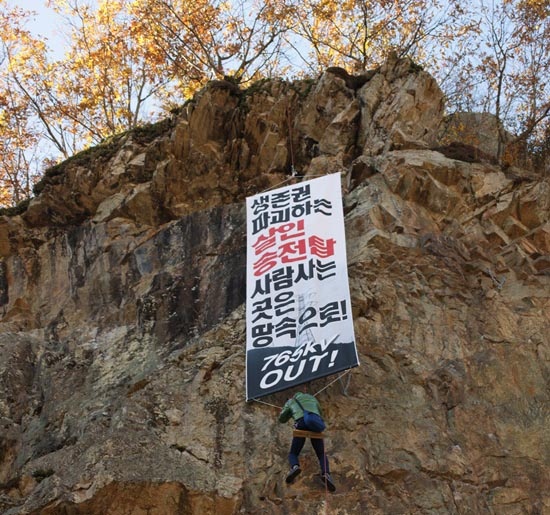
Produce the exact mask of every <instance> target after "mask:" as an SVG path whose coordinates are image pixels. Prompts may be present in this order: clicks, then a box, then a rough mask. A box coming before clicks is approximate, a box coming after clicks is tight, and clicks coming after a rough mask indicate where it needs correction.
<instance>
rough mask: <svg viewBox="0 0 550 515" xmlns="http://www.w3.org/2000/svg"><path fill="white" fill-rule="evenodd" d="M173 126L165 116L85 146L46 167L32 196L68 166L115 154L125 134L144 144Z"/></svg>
mask: <svg viewBox="0 0 550 515" xmlns="http://www.w3.org/2000/svg"><path fill="white" fill-rule="evenodd" d="M172 126H173V121H172V119H171V118H165V119H164V120H161V121H159V122H156V123H147V124H144V125H141V126H139V127H135V128H134V129H130V130H128V131H125V132H123V133H121V134H116V135H114V136H111V137H110V138H107V139H106V140H104V141H103V142H101V143H100V144H99V145H96V146H94V147H90V148H87V149H86V150H82V151H81V152H78V153H77V154H75V155H74V156H71V157H69V158H68V159H66V160H65V161H62V162H61V163H58V164H56V165H54V166H51V167H50V168H47V169H46V171H45V172H44V175H43V176H42V178H41V179H40V180H39V181H38V182H37V183H36V184H35V185H34V187H33V190H32V191H33V193H34V196H38V195H40V193H41V192H42V191H43V190H44V188H45V187H46V186H47V185H48V184H51V182H52V179H53V178H54V177H58V176H59V175H62V174H63V173H65V170H66V169H67V167H69V166H74V165H76V166H87V165H90V164H91V163H92V162H94V161H97V160H98V159H103V160H107V159H110V158H111V157H113V156H114V155H115V153H116V152H117V150H118V149H119V148H120V143H121V140H122V139H123V138H124V137H125V136H131V137H132V139H133V141H135V142H136V143H139V144H142V145H145V144H147V143H150V142H151V141H153V140H154V139H155V138H157V137H159V136H162V135H163V134H165V133H166V132H167V131H168V130H170V128H172ZM30 201H31V198H28V199H25V200H22V201H21V202H19V203H18V204H17V205H16V206H11V207H3V208H0V216H17V215H20V214H22V213H24V212H25V211H26V210H27V207H28V206H29V203H30Z"/></svg>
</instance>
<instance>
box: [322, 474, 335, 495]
mask: <svg viewBox="0 0 550 515" xmlns="http://www.w3.org/2000/svg"><path fill="white" fill-rule="evenodd" d="M319 477H320V478H321V481H322V482H323V486H324V487H325V488H328V490H329V491H330V492H334V491H335V490H336V485H335V484H334V482H333V481H332V478H331V477H330V474H320V476H319Z"/></svg>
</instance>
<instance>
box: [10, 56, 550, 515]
mask: <svg viewBox="0 0 550 515" xmlns="http://www.w3.org/2000/svg"><path fill="white" fill-rule="evenodd" d="M443 118H444V110H443V100H442V94H441V92H440V90H439V87H438V85H437V84H436V83H435V82H434V80H433V79H432V78H431V77H430V76H429V75H428V74H426V73H425V72H423V71H422V70H420V69H418V68H417V67H415V66H414V65H413V64H412V63H411V62H409V61H406V60H398V61H396V60H390V61H388V62H387V63H386V64H385V65H383V66H382V67H380V68H379V69H377V70H373V71H371V72H368V73H365V74H364V75H363V76H360V77H350V76H348V75H347V74H346V73H344V72H343V70H339V69H329V70H327V72H326V73H325V74H323V75H322V76H321V77H320V78H319V80H317V81H296V82H284V81H280V80H269V81H264V82H260V83H258V84H255V85H254V86H252V87H251V88H249V89H247V90H240V89H239V88H237V87H236V86H235V85H233V84H231V83H229V82H223V81H222V82H214V83H211V84H210V85H209V86H208V87H206V88H205V89H204V90H203V91H201V92H200V93H199V94H198V95H196V97H195V98H194V99H193V100H192V101H191V102H188V103H187V104H185V105H184V106H183V107H182V108H181V109H180V110H178V111H177V112H174V114H173V117H172V118H171V119H169V120H166V121H164V122H162V123H161V124H158V125H156V126H152V127H149V128H147V129H142V130H139V131H134V132H131V133H128V134H125V135H121V136H120V137H118V138H114V139H113V140H112V141H109V142H105V144H104V145H101V146H99V147H96V148H94V149H91V150H90V151H87V152H84V153H82V154H79V155H77V156H74V157H73V158H72V159H71V160H69V161H67V162H65V163H63V164H62V165H60V166H58V167H56V168H54V169H51V170H50V171H49V172H48V174H47V175H46V177H45V178H44V179H43V180H42V181H41V183H40V184H39V185H38V187H37V189H36V192H37V195H36V197H35V198H34V199H33V200H32V201H31V202H30V204H29V206H28V208H27V209H26V210H25V211H24V212H22V213H20V214H18V215H16V216H3V217H1V218H0V256H1V263H0V265H1V266H0V306H1V316H2V319H1V323H0V328H1V329H0V331H1V333H0V384H1V389H0V451H1V453H0V510H1V511H2V512H3V513H5V514H9V515H16V514H41V515H42V514H43V515H52V514H71V515H77V514H79V515H84V514H86V515H88V514H92V515H104V514H113V515H114V514H128V515H140V514H144V515H145V514H154V515H172V514H186V513H190V514H191V513H192V514H199V513H200V514H203V513H218V514H220V515H221V514H233V513H262V514H264V513H265V514H287V513H292V514H312V513H332V514H342V515H343V514H357V513H361V514H363V513H370V514H380V515H382V514H384V515H385V514H396V515H397V514H414V513H418V514H446V513H450V514H498V515H502V514H504V515H506V514H510V515H512V514H546V515H548V514H550V404H549V400H550V391H549V384H550V343H549V334H550V257H549V254H550V225H549V222H548V221H549V218H550V217H549V214H550V180H549V178H548V177H543V176H542V175H540V174H539V175H537V174H529V173H527V172H525V171H523V170H521V169H518V168H513V167H508V168H506V169H502V168H500V167H498V166H496V165H495V164H493V163H492V159H490V156H487V154H486V153H485V152H482V151H481V150H480V149H476V148H472V147H471V146H467V145H464V144H463V142H460V141H458V142H457V141H446V142H443V141H441V140H440V139H438V134H440V127H441V125H442V121H443ZM333 172H341V173H342V191H343V194H344V205H345V213H346V233H347V252H348V260H349V277H350V287H351V292H352V304H353V311H354V323H355V331H356V336H357V340H358V350H359V355H360V361H361V366H360V367H358V368H355V369H353V370H352V372H350V373H349V374H348V375H347V376H345V377H344V378H342V379H341V380H339V381H336V382H333V383H332V384H330V383H331V382H332V381H333V379H334V378H325V379H323V380H320V381H317V382H316V383H315V384H314V385H312V388H313V389H314V390H315V391H318V390H321V389H323V388H325V387H327V388H326V389H325V390H324V391H323V392H322V393H321V394H320V395H319V399H320V401H321V403H322V404H323V407H324V410H325V413H326V416H327V419H328V424H329V432H328V435H329V436H328V439H327V441H326V444H327V449H328V453H329V457H330V459H331V464H332V469H333V476H334V480H335V482H336V484H337V491H336V492H335V493H334V494H331V495H327V494H326V492H325V491H324V490H323V489H322V488H321V487H320V486H318V485H317V483H316V481H315V480H316V478H315V474H316V473H317V470H316V468H317V467H316V464H315V458H314V455H313V453H312V451H311V449H310V447H309V444H308V445H307V446H306V448H305V449H304V453H303V463H302V466H303V469H304V470H303V473H302V475H301V476H300V478H299V479H298V481H297V482H296V483H295V484H293V485H291V486H288V485H286V484H285V482H284V475H285V473H286V471H287V463H286V454H287V452H288V445H289V441H290V434H291V429H290V426H289V425H283V424H279V423H278V422H277V420H276V415H277V414H278V412H277V410H276V408H274V407H271V406H268V405H265V404H259V403H254V402H252V403H246V402H245V401H244V345H245V342H244V334H245V320H244V307H243V302H244V277H245V270H244V266H245V236H244V234H245V231H244V229H245V213H244V199H245V197H246V196H247V195H251V194H253V193H257V192H259V191H263V190H265V189H267V188H270V187H273V186H275V185H278V184H282V183H285V184H288V183H291V182H292V181H294V182H298V181H300V180H302V178H303V177H306V178H307V177H312V176H316V175H319V174H325V173H333ZM288 393H289V392H282V393H280V394H276V395H273V396H270V397H269V398H268V399H266V400H267V401H268V402H269V403H270V404H272V405H273V406H281V405H282V404H283V402H284V400H285V398H286V396H287V394H288Z"/></svg>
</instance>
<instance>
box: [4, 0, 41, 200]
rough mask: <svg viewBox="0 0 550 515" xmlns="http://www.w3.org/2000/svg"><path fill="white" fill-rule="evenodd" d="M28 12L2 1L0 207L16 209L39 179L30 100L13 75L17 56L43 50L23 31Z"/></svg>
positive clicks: (36, 135)
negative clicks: (36, 167) (12, 206)
mask: <svg viewBox="0 0 550 515" xmlns="http://www.w3.org/2000/svg"><path fill="white" fill-rule="evenodd" d="M28 15H29V12H28V11H24V10H22V9H19V8H15V9H10V8H8V7H7V6H6V4H5V1H4V0H0V32H1V34H2V39H1V46H0V203H1V204H4V205H14V204H17V203H18V202H20V201H21V200H23V199H25V198H27V197H28V196H29V195H30V193H31V191H32V184H33V182H34V181H35V180H36V179H37V174H36V173H34V172H33V165H35V164H36V161H37V160H38V156H37V150H36V145H37V141H38V138H39V136H38V131H37V129H36V125H35V123H34V120H33V116H32V112H33V111H32V105H31V101H30V99H29V98H28V97H27V96H26V95H25V94H23V93H22V92H21V91H20V89H19V88H18V78H17V75H16V74H15V73H14V68H16V67H17V60H16V58H15V56H18V58H19V59H20V60H24V59H25V58H26V56H27V53H26V52H25V51H24V49H26V48H29V47H30V46H33V45H34V48H35V49H36V51H37V54H40V52H41V50H42V48H43V47H42V46H41V44H40V42H39V41H36V40H34V39H33V38H32V37H31V35H30V33H29V32H28V31H26V30H25V29H24V20H25V19H26V18H27V16H28Z"/></svg>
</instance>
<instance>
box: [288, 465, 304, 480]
mask: <svg viewBox="0 0 550 515" xmlns="http://www.w3.org/2000/svg"><path fill="white" fill-rule="evenodd" d="M300 472H302V469H301V468H300V465H294V466H293V467H292V468H291V469H290V472H289V473H288V474H287V475H286V479H285V481H286V482H287V483H289V484H290V483H293V482H294V480H295V479H296V476H297V475H298V474H299V473H300Z"/></svg>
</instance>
